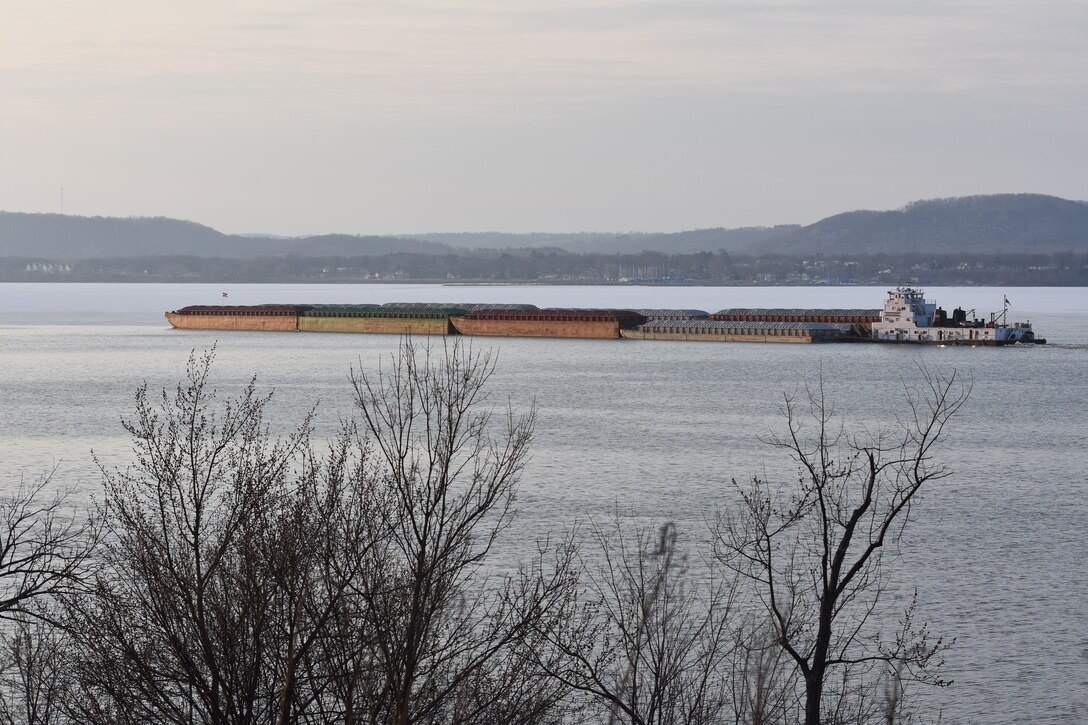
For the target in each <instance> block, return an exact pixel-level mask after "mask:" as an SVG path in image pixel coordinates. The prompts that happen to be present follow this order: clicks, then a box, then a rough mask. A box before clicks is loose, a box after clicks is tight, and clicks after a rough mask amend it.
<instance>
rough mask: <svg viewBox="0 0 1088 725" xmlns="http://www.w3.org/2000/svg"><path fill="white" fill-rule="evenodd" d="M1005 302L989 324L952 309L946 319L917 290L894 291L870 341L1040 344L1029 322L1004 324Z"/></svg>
mask: <svg viewBox="0 0 1088 725" xmlns="http://www.w3.org/2000/svg"><path fill="white" fill-rule="evenodd" d="M1008 311H1009V299H1008V297H1006V298H1005V306H1004V309H1003V310H1002V311H1001V312H994V313H991V314H990V319H989V321H984V320H980V319H975V317H974V310H971V311H970V312H971V319H968V318H967V315H968V313H967V312H965V311H964V310H962V309H960V308H956V309H955V310H953V311H952V314H951V315H949V314H948V313H946V312H945V311H944V310H943V309H941V308H940V307H938V306H937V305H936V304H935V303H933V302H929V301H926V299H925V297H924V296H923V294H922V291H921V290H920V289H915V288H913V287H897V288H896V289H895V290H892V291H890V292H888V299H887V300H886V301H885V302H884V309H883V310H881V311H880V321H879V322H874V323H873V325H872V330H871V338H870V339H872V340H874V341H877V342H907V343H922V344H931V345H1015V344H1044V343H1046V340H1043V339H1037V338H1036V337H1035V331H1034V330H1032V328H1031V322H1013V323H1011V324H1010V323H1009V322H1008V321H1007V317H1008Z"/></svg>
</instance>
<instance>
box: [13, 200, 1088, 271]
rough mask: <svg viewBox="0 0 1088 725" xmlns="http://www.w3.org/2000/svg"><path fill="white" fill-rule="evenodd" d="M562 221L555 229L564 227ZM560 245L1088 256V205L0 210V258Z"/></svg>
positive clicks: (575, 249)
mask: <svg viewBox="0 0 1088 725" xmlns="http://www.w3.org/2000/svg"><path fill="white" fill-rule="evenodd" d="M561 222H562V220H561V219H560V220H557V222H556V223H561ZM481 248H485V249H529V248H533V249H541V250H563V251H565V252H568V253H576V254H620V253H625V254H637V253H640V252H644V251H652V252H663V253H666V254H695V253H700V252H728V253H738V254H749V255H756V256H758V255H763V254H768V253H777V254H785V255H805V256H810V255H819V254H823V255H838V256H857V255H862V254H942V253H959V252H963V253H971V254H986V253H1021V252H1022V253H1037V254H1050V253H1059V252H1085V251H1088V202H1083V201H1069V200H1066V199H1060V198H1057V197H1053V196H1043V195H1039V194H998V195H993V196H971V197H961V198H956V199H935V200H929V201H917V202H914V203H912V204H908V205H907V206H905V207H903V208H902V209H897V210H894V211H852V212H846V213H844V214H837V215H835V216H832V217H828V218H826V219H823V220H821V221H819V222H816V223H815V224H810V225H808V226H797V225H783V226H776V227H753V228H743V229H726V228H715V229H696V230H691V231H680V232H669V233H645V232H631V233H614V232H613V233H585V232H582V233H554V234H544V233H539V234H505V233H500V232H482V233H468V232H466V233H438V234H419V235H413V236H403V237H391V236H353V235H347V234H330V235H325V236H312V237H273V236H239V235H227V234H222V233H220V232H218V231H216V230H215V229H212V228H210V227H206V226H202V225H200V224H196V223H194V222H187V221H179V220H176V219H165V218H128V219H118V218H107V217H76V216H64V215H60V214H21V213H12V212H0V257H12V258H14V257H26V258H36V259H51V260H72V259H94V258H123V257H162V256H177V255H186V256H198V257H232V258H257V257H282V256H287V255H297V256H300V257H309V258H315V257H365V256H375V255H385V254H398V253H410V254H425V255H426V254H458V253H461V254H464V253H466V250H469V249H481Z"/></svg>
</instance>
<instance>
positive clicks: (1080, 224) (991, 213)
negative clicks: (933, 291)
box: [748, 194, 1088, 254]
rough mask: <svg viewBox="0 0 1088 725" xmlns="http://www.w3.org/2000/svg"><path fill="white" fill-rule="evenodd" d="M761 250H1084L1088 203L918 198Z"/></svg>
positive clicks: (795, 233) (1008, 197) (820, 225)
mask: <svg viewBox="0 0 1088 725" xmlns="http://www.w3.org/2000/svg"><path fill="white" fill-rule="evenodd" d="M760 249H761V250H762V251H765V252H777V253H782V254H817V253H822V254H863V253H878V252H887V253H935V254H937V253H942V252H995V253H997V252H1038V253H1051V252H1067V251H1085V250H1088V203H1086V202H1083V201H1069V200H1066V199H1059V198H1058V197H1054V196H1043V195H1040V194H996V195H992V196H967V197H960V198H955V199H931V200H927V201H916V202H914V203H912V204H908V205H907V206H905V207H903V208H902V209H897V210H895V211H852V212H847V213H845V214H836V215H835V216H832V217H828V218H827V219H823V220H821V221H818V222H816V223H815V224H811V225H809V226H806V227H800V228H797V229H795V230H792V231H789V232H786V233H784V234H781V235H779V236H777V237H774V238H773V239H769V240H766V241H765V242H764V243H763V244H761V245H760ZM748 251H755V248H754V247H753V248H749V250H748Z"/></svg>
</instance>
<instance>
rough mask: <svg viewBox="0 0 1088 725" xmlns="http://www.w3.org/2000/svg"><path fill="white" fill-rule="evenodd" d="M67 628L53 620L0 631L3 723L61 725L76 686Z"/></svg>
mask: <svg viewBox="0 0 1088 725" xmlns="http://www.w3.org/2000/svg"><path fill="white" fill-rule="evenodd" d="M67 657H68V648H67V643H66V641H65V632H64V630H63V629H62V628H60V627H57V626H55V624H54V623H53V622H52V621H45V620H42V619H33V620H26V621H20V622H17V623H16V624H15V625H14V627H12V628H10V629H7V630H5V631H4V632H3V633H2V634H0V658H2V660H3V662H4V666H3V668H2V669H0V723H3V725H62V724H63V723H67V722H69V720H68V719H67V717H66V714H65V712H64V709H63V707H64V703H65V702H66V701H67V699H68V698H69V696H70V695H71V692H72V690H73V688H74V681H73V678H72V676H71V668H70V663H69V662H68V658H67Z"/></svg>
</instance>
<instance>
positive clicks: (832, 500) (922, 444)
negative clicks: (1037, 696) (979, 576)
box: [717, 368, 969, 725]
mask: <svg viewBox="0 0 1088 725" xmlns="http://www.w3.org/2000/svg"><path fill="white" fill-rule="evenodd" d="M922 373H923V379H924V386H923V388H922V390H921V392H920V393H918V392H915V391H912V390H911V389H910V388H908V389H907V392H906V403H907V406H906V410H907V414H906V416H904V417H903V418H902V419H897V420H896V424H895V425H893V426H889V427H886V428H882V429H880V430H877V431H875V432H868V431H862V432H861V433H851V432H849V431H847V430H846V429H845V427H844V426H843V425H842V424H841V423H838V422H836V419H835V416H834V413H833V410H832V407H831V404H830V403H829V402H828V400H827V398H826V392H825V389H824V384H823V381H822V380H821V381H820V383H819V384H818V385H817V386H815V387H806V388H805V395H804V397H803V398H802V400H801V401H798V400H797V399H796V398H795V397H792V396H786V398H785V405H784V413H785V417H786V421H787V430H786V432H785V434H784V435H782V436H778V437H774V438H772V439H770V441H769V443H770V444H771V445H772V446H773V447H774V448H777V449H779V450H782V451H784V452H786V453H787V454H788V455H790V457H791V458H792V459H793V460H794V461H795V462H796V463H797V464H798V466H799V476H798V482H797V484H796V485H795V486H790V487H775V486H772V485H771V484H770V483H769V482H767V481H765V480H763V479H760V478H756V479H754V480H753V481H752V482H751V484H750V485H749V486H747V487H739V486H738V488H739V489H740V492H741V498H742V501H743V504H742V506H741V510H740V513H739V514H734V515H728V514H722V516H721V518H720V522H719V524H720V525H719V528H718V536H717V542H718V558H719V560H720V561H721V562H722V563H723V564H724V565H725V566H726V567H728V568H729V569H731V570H732V571H734V572H736V573H738V574H740V575H741V576H743V577H745V578H746V579H747V580H748V581H749V582H751V583H752V584H753V585H754V590H753V591H754V597H755V599H754V601H755V603H756V604H757V605H758V606H759V607H761V608H763V609H764V610H765V611H766V613H767V616H768V617H769V620H770V622H771V627H772V631H773V639H774V641H775V643H776V644H777V646H779V647H781V648H782V650H783V651H784V652H785V653H786V655H787V656H788V657H789V659H790V660H791V661H792V663H793V665H794V666H795V667H796V669H797V671H798V673H799V675H800V677H799V679H800V680H801V682H802V683H803V690H804V692H803V694H802V696H801V702H802V703H803V707H802V710H803V712H804V720H805V722H806V723H808V724H809V725H816V724H817V723H821V722H825V723H831V722H864V721H866V720H870V719H876V718H882V717H883V716H884V713H883V712H882V711H881V707H880V704H879V692H878V691H879V689H880V688H879V677H880V675H881V673H882V672H885V671H886V670H887V669H888V668H891V669H892V670H893V671H895V672H897V673H899V674H900V675H901V676H902V677H903V678H905V679H916V680H922V681H926V682H930V683H933V684H937V685H942V684H946V683H945V682H944V681H943V680H942V679H941V678H940V677H939V674H938V669H939V665H940V659H939V654H940V653H941V651H942V650H943V649H944V648H945V643H944V641H943V640H941V639H939V638H938V639H931V638H930V636H929V633H928V631H927V629H926V627H925V625H924V624H922V625H916V623H915V621H914V603H913V601H912V602H911V603H910V604H909V605H908V606H907V607H906V610H905V611H904V613H903V615H902V617H901V619H900V623H901V626H900V628H899V631H898V632H896V633H895V634H894V636H892V637H890V638H885V637H882V636H881V631H880V627H879V624H880V623H881V622H880V617H879V616H874V615H876V614H877V613H878V609H879V607H880V605H881V604H882V601H881V597H882V595H885V594H887V593H888V572H887V571H886V567H887V566H888V564H889V558H888V557H889V556H894V555H895V545H896V544H897V543H898V542H899V541H900V540H901V539H902V537H903V535H904V529H905V527H906V526H907V524H908V523H909V520H910V517H911V513H912V507H913V505H914V503H916V501H917V499H918V497H919V495H920V494H921V492H922V489H923V487H926V486H927V484H930V483H931V482H933V481H936V480H939V479H941V478H943V477H945V476H947V475H948V473H949V471H948V469H947V468H946V467H944V466H943V465H940V464H938V463H936V462H935V461H934V458H933V454H934V450H935V447H936V446H937V444H938V443H939V442H940V440H941V439H942V437H943V435H944V432H945V426H946V425H947V423H948V422H949V420H950V419H951V418H952V417H953V416H954V415H955V414H956V413H957V412H958V411H959V410H960V409H961V408H962V406H963V405H964V404H965V402H966V400H967V397H968V394H969V386H964V385H962V384H960V383H959V382H958V381H957V376H956V374H955V373H954V372H953V373H951V374H949V375H943V374H941V373H940V372H938V371H934V370H930V369H927V368H923V369H922ZM806 406H807V417H806V416H805V415H804V407H806ZM889 546H891V547H892V550H891V553H890V555H889V554H888V547H889Z"/></svg>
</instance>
